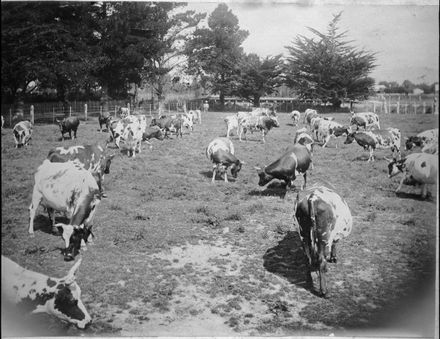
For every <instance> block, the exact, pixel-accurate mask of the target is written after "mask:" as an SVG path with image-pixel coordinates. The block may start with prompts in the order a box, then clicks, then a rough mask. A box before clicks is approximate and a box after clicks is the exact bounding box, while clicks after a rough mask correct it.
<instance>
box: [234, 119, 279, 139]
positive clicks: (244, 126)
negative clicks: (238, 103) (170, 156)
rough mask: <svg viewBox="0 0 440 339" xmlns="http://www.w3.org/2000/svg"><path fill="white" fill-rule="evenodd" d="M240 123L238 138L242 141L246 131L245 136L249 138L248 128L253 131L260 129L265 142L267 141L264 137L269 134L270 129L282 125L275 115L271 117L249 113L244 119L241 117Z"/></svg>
mask: <svg viewBox="0 0 440 339" xmlns="http://www.w3.org/2000/svg"><path fill="white" fill-rule="evenodd" d="M238 124H239V129H240V132H239V135H238V139H239V140H240V141H242V140H241V135H242V133H244V137H245V139H246V140H247V136H246V132H247V130H250V131H251V133H252V132H253V131H256V130H260V131H261V135H262V140H263V143H265V142H266V140H265V138H264V137H265V136H266V135H267V133H269V131H270V130H271V129H272V127H280V123H279V122H278V119H277V118H276V117H274V116H270V117H268V116H260V117H258V116H252V115H249V116H247V117H244V118H242V119H240V118H239V119H238Z"/></svg>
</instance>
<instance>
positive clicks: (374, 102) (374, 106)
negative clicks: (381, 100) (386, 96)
mask: <svg viewBox="0 0 440 339" xmlns="http://www.w3.org/2000/svg"><path fill="white" fill-rule="evenodd" d="M373 113H376V101H373Z"/></svg>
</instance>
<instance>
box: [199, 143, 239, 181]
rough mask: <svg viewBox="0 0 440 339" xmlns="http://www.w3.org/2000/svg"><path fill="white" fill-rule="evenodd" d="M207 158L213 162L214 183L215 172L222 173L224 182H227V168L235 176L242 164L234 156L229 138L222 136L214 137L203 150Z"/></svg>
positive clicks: (232, 145)
mask: <svg viewBox="0 0 440 339" xmlns="http://www.w3.org/2000/svg"><path fill="white" fill-rule="evenodd" d="M205 154H206V157H207V158H208V160H210V161H212V162H213V164H214V165H213V170H212V180H211V182H212V183H214V181H215V176H216V174H217V173H219V174H220V175H222V174H223V175H224V180H225V182H228V174H227V170H228V168H230V169H231V175H232V177H234V178H237V174H238V172H240V170H241V167H242V165H243V164H244V163H243V162H241V161H240V160H239V159H237V157H236V156H235V151H234V144H233V143H232V141H231V140H229V139H228V138H224V137H219V138H215V139H214V140H212V141H211V142H210V143H209V145H208V147H206V151H205Z"/></svg>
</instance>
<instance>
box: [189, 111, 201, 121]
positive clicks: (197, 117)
mask: <svg viewBox="0 0 440 339" xmlns="http://www.w3.org/2000/svg"><path fill="white" fill-rule="evenodd" d="M188 115H189V116H192V121H193V123H196V122H197V123H198V124H201V123H202V111H201V110H199V109H195V110H190V111H189V112H188Z"/></svg>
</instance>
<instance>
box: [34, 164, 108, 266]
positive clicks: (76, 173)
mask: <svg viewBox="0 0 440 339" xmlns="http://www.w3.org/2000/svg"><path fill="white" fill-rule="evenodd" d="M100 202H101V193H100V191H99V187H98V184H97V183H96V179H95V178H94V176H93V175H92V173H90V172H89V171H87V170H85V169H84V168H82V167H80V166H79V165H78V164H77V163H74V162H71V161H68V162H62V163H56V162H50V161H49V160H48V159H46V160H44V162H43V164H42V165H41V166H40V167H38V169H37V172H36V173H35V184H34V189H33V193H32V202H31V204H30V206H29V234H30V235H31V236H34V218H35V214H36V212H37V208H38V206H40V205H42V206H44V207H45V208H46V209H47V213H48V215H49V219H50V221H51V223H52V231H54V232H55V233H58V227H61V228H62V229H63V232H62V236H63V239H64V241H65V248H66V250H65V256H64V260H66V261H68V260H72V259H73V258H74V256H75V255H76V253H77V252H78V251H79V248H80V246H81V245H82V244H84V241H83V240H85V241H88V240H89V235H91V229H92V221H93V217H94V215H95V212H96V207H97V206H98V205H99V203H100ZM54 211H60V212H65V213H67V215H68V216H69V217H70V221H69V224H67V225H66V224H63V223H57V224H56V223H55V218H54V216H53V212H54Z"/></svg>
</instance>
